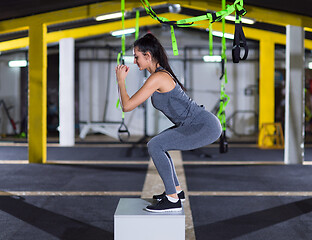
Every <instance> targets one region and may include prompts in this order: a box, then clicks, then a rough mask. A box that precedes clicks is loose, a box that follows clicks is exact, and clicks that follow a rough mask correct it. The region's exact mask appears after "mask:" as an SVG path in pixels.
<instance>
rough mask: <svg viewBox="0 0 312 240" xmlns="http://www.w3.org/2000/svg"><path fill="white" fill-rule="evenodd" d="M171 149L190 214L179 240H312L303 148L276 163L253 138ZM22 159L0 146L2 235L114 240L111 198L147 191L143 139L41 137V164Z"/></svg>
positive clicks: (18, 149)
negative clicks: (292, 160)
mask: <svg viewBox="0 0 312 240" xmlns="http://www.w3.org/2000/svg"><path fill="white" fill-rule="evenodd" d="M178 156H179V158H180V161H181V167H182V170H183V171H178V175H179V178H181V179H185V183H184V182H183V184H185V186H184V187H185V189H187V194H188V199H187V201H188V205H189V207H190V212H189V213H188V214H190V215H191V218H189V220H187V221H192V223H188V224H189V225H188V226H190V227H189V228H192V229H189V230H191V231H190V233H187V234H186V236H187V239H189V240H192V239H196V240H207V239H212V240H219V239H220V240H221V239H222V240H224V239H246V240H247V239H248V240H253V239H255V240H256V239H257V240H260V239H261V240H263V239H276V240H280V239H283V240H293V239H296V240H297V239H298V240H299V239H307V240H308V239H311V236H312V227H311V226H312V188H311V182H312V174H311V172H312V165H311V164H310V163H312V147H311V146H307V147H306V149H305V160H306V161H305V163H304V165H284V164H283V150H262V149H258V148H257V147H256V146H255V145H240V144H236V145H230V148H229V152H228V153H226V154H220V153H219V152H218V145H217V144H215V145H211V146H209V147H207V148H202V149H200V150H197V151H188V152H182V153H180V154H179V155H178ZM27 158H28V156H27V145H26V144H15V143H8V142H7V143H5V142H4V143H1V144H0V162H1V165H0V228H1V231H0V239H1V240H2V239H5V240H6V239H12V240H13V239H14V240H19V239H21V240H28V239H45V240H46V239H47V240H49V239H108V240H109V239H114V212H115V209H116V207H117V204H118V201H119V199H120V198H124V197H131V198H133V197H135V198H139V197H142V196H143V192H144V191H145V189H147V188H146V186H145V184H146V182H147V181H146V179H147V178H148V176H149V171H150V159H149V156H148V155H147V151H146V148H145V147H144V145H143V146H139V147H138V146H136V147H133V146H131V145H109V144H96V145H94V144H85V145H83V144H77V145H76V146H75V147H59V146H58V145H57V144H48V151H47V158H48V163H47V164H44V165H41V164H27ZM181 175H183V176H181ZM160 187H161V189H162V186H160ZM156 193H158V192H156ZM149 194H150V193H149ZM190 219H191V220H190ZM164 239H165V238H164Z"/></svg>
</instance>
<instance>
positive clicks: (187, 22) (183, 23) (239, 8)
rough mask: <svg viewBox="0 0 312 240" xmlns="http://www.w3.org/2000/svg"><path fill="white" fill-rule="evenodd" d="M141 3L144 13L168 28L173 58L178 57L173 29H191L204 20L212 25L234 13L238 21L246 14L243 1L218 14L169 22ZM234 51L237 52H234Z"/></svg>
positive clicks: (148, 5)
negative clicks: (169, 29)
mask: <svg viewBox="0 0 312 240" xmlns="http://www.w3.org/2000/svg"><path fill="white" fill-rule="evenodd" d="M141 2H142V5H143V7H144V8H145V11H146V13H147V14H149V15H150V16H151V17H152V18H153V19H155V20H157V21H158V22H159V23H162V24H167V25H169V26H170V28H171V40H172V49H173V54H174V56H177V55H179V52H178V46H177V40H176V37H175V34H174V27H192V26H196V25H199V24H194V22H198V21H204V20H209V21H210V23H213V22H216V21H220V20H222V19H224V18H225V17H226V16H228V15H230V14H231V13H233V12H234V11H236V14H237V15H238V16H239V19H240V17H241V16H243V15H245V14H246V10H245V9H244V8H243V0H236V1H235V2H234V3H233V4H232V5H227V6H226V7H225V4H224V9H223V10H221V11H219V12H215V13H206V14H205V15H202V16H198V17H192V18H187V19H182V20H179V21H170V20H169V19H167V18H164V17H160V16H157V14H156V13H155V12H154V10H153V9H152V7H151V5H150V4H149V2H148V0H141ZM235 29H236V28H235ZM241 31H243V30H242V28H241ZM236 51H237V50H235V52H236ZM247 52H248V51H247ZM246 58H247V55H246Z"/></svg>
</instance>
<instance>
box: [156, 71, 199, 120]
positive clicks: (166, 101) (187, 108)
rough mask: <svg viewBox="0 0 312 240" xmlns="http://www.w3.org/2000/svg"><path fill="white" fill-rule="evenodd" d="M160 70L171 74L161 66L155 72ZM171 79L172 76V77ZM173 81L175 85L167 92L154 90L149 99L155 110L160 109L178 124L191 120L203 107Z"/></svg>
mask: <svg viewBox="0 0 312 240" xmlns="http://www.w3.org/2000/svg"><path fill="white" fill-rule="evenodd" d="M162 70H163V71H164V72H166V73H168V74H169V75H170V76H171V74H170V73H169V72H167V71H165V70H164V68H162V67H159V68H157V69H156V71H155V72H158V71H162ZM171 77H172V76H171ZM172 79H174V78H173V77H172ZM175 83H176V85H175V87H174V88H173V89H172V90H171V91H169V92H164V93H159V92H157V91H155V92H154V93H153V94H152V97H151V100H152V104H153V106H154V107H155V108H156V109H157V110H159V111H161V112H162V113H163V114H164V115H165V116H166V117H167V118H168V119H169V120H170V121H171V122H173V123H174V124H175V125H178V126H179V125H181V124H187V123H190V122H192V120H193V119H194V118H195V117H196V115H197V114H198V113H199V112H201V111H204V108H203V107H201V106H198V105H197V104H196V102H194V101H193V100H192V99H191V98H190V97H189V96H187V95H186V93H185V92H184V91H183V89H182V88H181V86H180V85H179V84H178V83H177V82H175Z"/></svg>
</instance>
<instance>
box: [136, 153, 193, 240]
mask: <svg viewBox="0 0 312 240" xmlns="http://www.w3.org/2000/svg"><path fill="white" fill-rule="evenodd" d="M170 156H171V158H172V160H173V162H174V165H175V169H176V172H177V175H178V179H179V182H180V185H181V187H182V188H183V190H184V192H185V194H186V201H185V202H184V203H183V207H184V212H185V239H187V240H195V232H194V224H193V217H192V212H191V208H190V203H189V199H188V193H187V186H186V179H185V173H184V168H183V162H182V155H181V152H180V151H170ZM163 191H164V184H163V182H162V180H161V178H160V176H159V174H158V172H157V170H156V168H155V166H154V163H153V161H152V160H150V162H149V165H148V171H147V174H146V178H145V183H144V185H143V191H142V195H141V198H151V197H152V196H153V195H154V194H161V193H162V192H163Z"/></svg>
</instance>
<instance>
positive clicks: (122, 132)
mask: <svg viewBox="0 0 312 240" xmlns="http://www.w3.org/2000/svg"><path fill="white" fill-rule="evenodd" d="M121 13H122V16H121V25H122V30H124V29H125V0H121ZM125 52H126V36H125V34H122V36H121V52H119V53H118V56H117V64H118V65H119V64H122V65H123V64H125V60H124V55H125ZM118 95H119V98H118V99H117V103H116V108H120V109H121V112H122V114H121V124H120V127H119V128H118V138H119V140H120V142H125V141H127V140H128V139H129V137H130V132H129V130H128V128H127V126H126V124H125V113H124V112H123V111H122V107H121V105H120V92H119V89H118Z"/></svg>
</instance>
